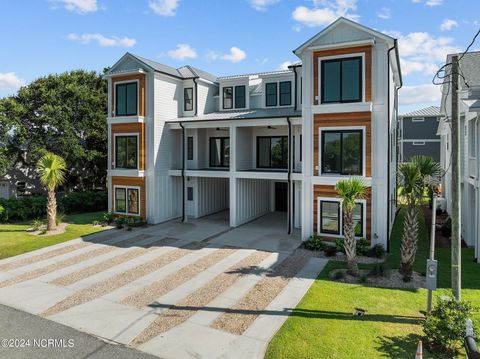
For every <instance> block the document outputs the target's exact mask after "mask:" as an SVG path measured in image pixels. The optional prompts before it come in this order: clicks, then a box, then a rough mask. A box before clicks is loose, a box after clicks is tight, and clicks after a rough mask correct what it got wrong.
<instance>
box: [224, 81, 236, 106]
mask: <svg viewBox="0 0 480 359" xmlns="http://www.w3.org/2000/svg"><path fill="white" fill-rule="evenodd" d="M233 88H234V86H233V85H231V86H223V87H222V108H223V109H224V110H232V109H233V106H234V101H235V94H234V93H233ZM226 89H231V90H232V106H230V107H226V106H225V90H226Z"/></svg>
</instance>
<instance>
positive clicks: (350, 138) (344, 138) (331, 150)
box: [321, 130, 363, 175]
mask: <svg viewBox="0 0 480 359" xmlns="http://www.w3.org/2000/svg"><path fill="white" fill-rule="evenodd" d="M321 148H322V163H321V168H322V173H331V174H340V175H362V172H363V131H362V130H345V131H322V144H321Z"/></svg>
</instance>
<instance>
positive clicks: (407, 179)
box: [398, 162, 424, 206]
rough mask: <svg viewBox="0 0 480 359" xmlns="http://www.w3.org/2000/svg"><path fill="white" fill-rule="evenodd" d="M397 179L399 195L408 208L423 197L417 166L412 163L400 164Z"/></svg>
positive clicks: (421, 179)
mask: <svg viewBox="0 0 480 359" xmlns="http://www.w3.org/2000/svg"><path fill="white" fill-rule="evenodd" d="M398 179H399V185H400V195H401V196H402V197H403V198H404V199H405V201H406V202H407V204H408V205H409V206H414V205H416V204H417V203H418V202H419V201H420V200H421V198H422V196H423V188H424V182H423V178H422V173H421V172H420V168H419V166H418V165H417V164H415V163H413V162H409V163H401V164H400V165H399V166H398Z"/></svg>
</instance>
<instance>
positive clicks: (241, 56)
mask: <svg viewBox="0 0 480 359" xmlns="http://www.w3.org/2000/svg"><path fill="white" fill-rule="evenodd" d="M246 57H247V54H246V53H245V51H243V50H241V49H239V48H238V47H235V46H233V47H232V48H230V53H228V54H225V55H223V56H222V57H221V59H222V60H226V61H230V62H233V63H235V62H240V61H242V60H245V58H246Z"/></svg>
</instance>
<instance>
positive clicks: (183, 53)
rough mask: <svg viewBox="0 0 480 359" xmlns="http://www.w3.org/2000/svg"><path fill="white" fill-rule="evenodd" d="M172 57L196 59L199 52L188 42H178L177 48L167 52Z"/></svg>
mask: <svg viewBox="0 0 480 359" xmlns="http://www.w3.org/2000/svg"><path fill="white" fill-rule="evenodd" d="M167 54H168V56H170V57H171V58H172V59H177V60H183V59H194V58H196V57H197V52H196V51H195V49H193V48H192V47H191V46H190V45H188V44H178V45H177V47H176V48H175V50H170V51H168V52H167Z"/></svg>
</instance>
